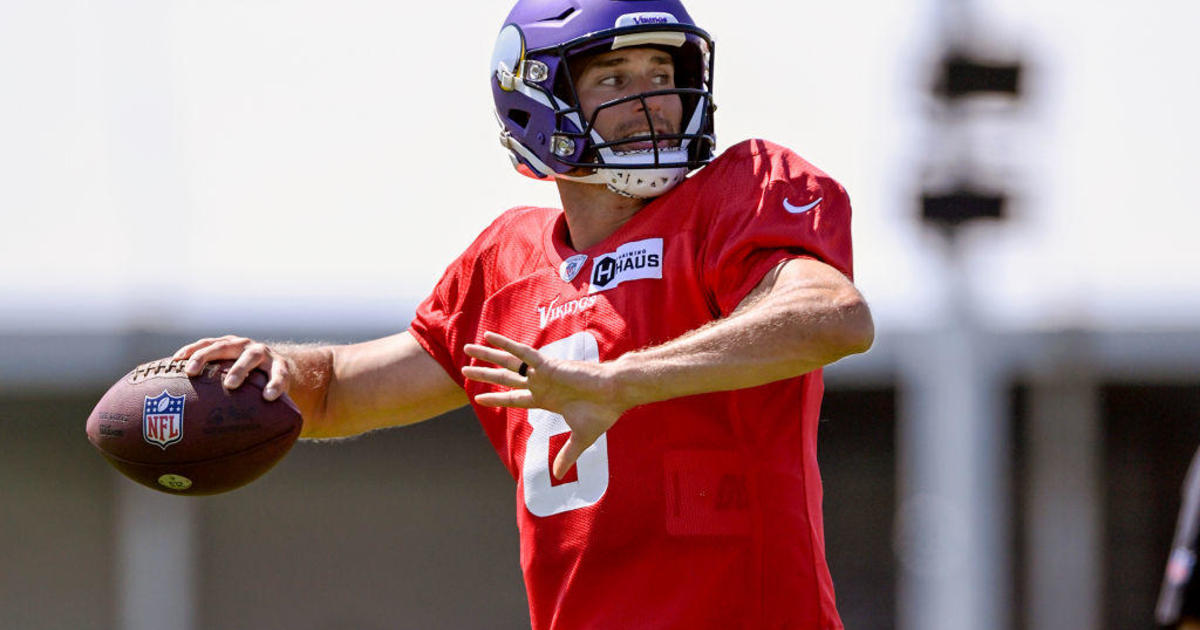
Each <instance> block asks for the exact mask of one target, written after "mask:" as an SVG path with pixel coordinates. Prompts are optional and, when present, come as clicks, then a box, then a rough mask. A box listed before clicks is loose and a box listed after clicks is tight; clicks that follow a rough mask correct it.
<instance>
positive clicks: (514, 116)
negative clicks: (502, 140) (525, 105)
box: [508, 109, 529, 130]
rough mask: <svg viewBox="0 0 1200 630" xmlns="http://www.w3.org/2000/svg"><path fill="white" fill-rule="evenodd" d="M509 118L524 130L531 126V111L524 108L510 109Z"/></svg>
mask: <svg viewBox="0 0 1200 630" xmlns="http://www.w3.org/2000/svg"><path fill="white" fill-rule="evenodd" d="M508 119H509V120H511V121H513V122H514V123H516V124H517V126H519V127H520V128H521V129H522V130H525V129H527V128H529V112H527V111H525V110H523V109H510V110H508Z"/></svg>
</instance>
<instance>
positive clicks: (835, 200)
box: [176, 0, 874, 630]
mask: <svg viewBox="0 0 1200 630" xmlns="http://www.w3.org/2000/svg"><path fill="white" fill-rule="evenodd" d="M491 70H492V72H491V75H490V81H491V85H492V91H493V95H494V99H495V105H496V115H497V117H498V119H499V121H500V124H501V142H502V144H503V145H504V147H505V148H506V149H507V150H508V151H509V153H510V155H511V157H512V160H513V164H514V165H515V166H516V168H517V170H518V171H520V172H521V173H523V174H525V175H527V176H529V177H533V178H536V179H540V180H546V181H552V182H554V184H555V185H556V186H557V188H558V191H559V193H560V198H561V201H562V208H561V209H555V208H537V207H519V208H514V209H511V210H508V211H507V212H505V213H503V214H502V215H501V216H500V217H499V218H498V219H496V221H495V222H494V223H493V224H492V225H491V226H489V227H488V228H487V229H485V230H484V231H483V233H482V234H480V235H479V237H478V238H477V239H476V240H475V241H474V243H472V244H471V245H470V247H468V248H467V250H466V251H465V252H463V253H462V255H461V256H459V257H458V259H457V260H455V261H454V262H453V263H452V264H451V265H450V266H449V268H448V269H447V270H446V272H445V275H444V276H443V277H442V279H441V281H440V282H438V284H437V286H435V287H434V288H433V291H432V292H431V293H430V295H429V297H428V298H426V299H425V301H424V302H423V303H422V304H421V305H420V306H419V307H418V309H417V313H416V317H415V319H414V320H413V322H412V324H411V327H410V328H409V329H408V330H407V331H405V332H403V333H400V334H396V335H393V336H390V337H387V338H383V339H378V340H375V341H369V342H366V343H361V344H357V345H349V346H322V347H303V346H289V345H273V344H264V343H261V342H256V341H253V340H250V339H246V338H242V337H233V336H227V337H222V338H213V339H203V340H200V341H198V342H195V343H193V344H190V345H188V346H185V347H184V348H182V349H180V351H179V352H178V353H177V355H176V357H177V358H181V359H182V358H188V359H190V363H189V366H188V368H187V369H188V370H189V371H191V372H195V371H198V370H199V369H200V368H201V366H202V365H203V364H204V363H205V362H207V361H212V360H216V359H231V358H236V359H237V361H236V363H235V365H234V367H233V369H232V370H231V371H230V374H229V377H228V382H227V386H229V387H237V386H238V385H239V384H240V383H241V382H242V380H243V379H244V378H245V375H246V373H247V371H248V370H250V369H252V368H256V367H257V368H261V369H264V370H266V371H267V372H269V374H270V375H271V379H270V383H269V384H268V386H267V388H266V389H265V390H264V395H265V396H266V397H267V398H275V397H278V396H279V395H280V394H281V393H283V392H284V391H287V392H289V393H290V395H291V396H292V398H293V399H294V400H295V402H296V403H297V405H298V406H299V407H300V409H301V410H302V411H303V415H304V418H305V424H304V436H306V437H312V438H320V437H330V436H343V435H350V434H355V433H360V432H363V431H367V430H371V429H376V428H380V427H386V426H396V425H402V424H407V423H412V422H417V421H420V420H424V419H426V418H430V417H433V416H435V415H438V414H441V413H443V412H446V411H449V410H451V409H454V408H456V407H458V406H460V405H463V404H466V403H468V402H469V403H470V404H472V406H473V408H474V410H475V412H476V414H477V415H478V417H479V421H480V422H481V423H482V425H483V428H484V429H485V431H486V433H487V435H488V437H489V439H490V440H491V443H492V445H493V446H494V447H495V449H496V452H497V454H498V455H499V456H500V458H501V460H502V461H503V462H504V463H505V465H506V466H507V467H508V469H509V471H510V472H511V474H512V475H513V478H514V479H515V480H516V492H517V505H518V508H517V509H518V514H517V520H518V525H519V530H520V536H521V558H520V560H521V566H522V569H523V572H524V579H525V585H526V590H527V593H528V598H529V609H530V615H531V619H532V623H533V627H534V628H537V629H550V628H691V629H696V628H721V629H730V628H767V627H770V628H805V629H821V630H833V629H838V628H841V627H842V623H841V621H840V619H839V616H838V613H837V610H836V607H835V602H834V591H833V583H832V580H831V578H830V575H829V570H828V568H827V566H826V561H825V552H824V533H823V528H822V516H821V492H822V490H821V481H820V476H819V474H818V470H817V452H816V445H817V440H816V431H817V421H818V414H819V408H820V404H821V396H822V392H823V385H822V376H821V368H822V366H824V365H827V364H829V363H831V362H834V361H836V360H838V359H840V358H842V357H844V356H847V355H849V354H853V353H858V352H863V351H865V350H866V349H867V348H868V347H869V346H870V345H871V342H872V339H873V335H874V330H873V324H872V320H871V315H870V312H869V310H868V307H867V305H866V303H865V301H864V300H863V297H862V296H861V294H860V293H859V292H858V291H857V290H856V288H855V287H854V285H853V283H852V281H851V275H852V263H851V244H850V202H849V199H848V197H847V195H846V192H845V190H843V188H842V187H841V186H840V185H839V184H838V183H837V182H836V181H834V180H833V179H832V178H830V177H829V176H828V175H826V174H825V173H823V172H821V171H820V170H818V169H817V168H815V167H814V166H812V165H810V164H809V163H807V162H805V161H804V160H803V159H801V158H800V157H799V156H797V155H796V154H794V153H792V152H791V151H789V150H787V149H785V148H783V147H780V146H777V145H775V144H772V143H770V142H767V141H765V140H748V141H744V142H740V143H738V144H735V145H733V146H731V147H730V148H728V149H727V150H725V151H724V152H723V153H722V154H721V155H720V156H719V157H715V158H714V147H715V139H714V136H713V112H714V110H715V106H714V104H713V94H712V85H713V43H712V40H711V39H710V37H709V36H708V34H707V33H706V32H705V31H704V30H702V29H700V28H699V27H697V26H696V25H695V23H694V22H693V21H692V19H691V17H690V16H689V15H688V13H687V11H686V10H685V9H684V7H683V6H682V5H681V4H680V2H679V1H678V0H640V1H638V2H632V1H629V0H519V1H518V2H517V3H516V6H515V7H514V8H513V9H512V11H511V13H510V14H509V16H508V18H507V20H506V21H505V23H504V25H503V27H502V28H501V30H500V33H499V37H498V40H497V42H496V46H495V53H494V55H493V58H492V63H491ZM697 169H698V170H697ZM693 171H694V172H693ZM689 173H691V175H690V176H689Z"/></svg>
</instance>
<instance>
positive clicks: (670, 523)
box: [411, 140, 851, 630]
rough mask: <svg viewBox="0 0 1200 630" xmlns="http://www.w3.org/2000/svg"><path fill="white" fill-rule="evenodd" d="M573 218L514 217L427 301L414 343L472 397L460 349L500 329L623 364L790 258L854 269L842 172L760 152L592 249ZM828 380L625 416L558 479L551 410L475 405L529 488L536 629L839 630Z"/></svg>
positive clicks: (500, 223)
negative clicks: (822, 448)
mask: <svg viewBox="0 0 1200 630" xmlns="http://www.w3.org/2000/svg"><path fill="white" fill-rule="evenodd" d="M568 243H569V240H568V238H567V227H566V222H565V219H564V216H563V213H562V211H561V210H554V209H547V208H531V207H523V208H515V209H513V210H510V211H508V212H506V213H505V214H504V215H503V216H501V217H500V218H499V219H497V220H496V221H495V222H494V223H493V224H492V225H491V226H490V227H488V228H487V230H485V231H484V232H483V234H481V235H480V236H479V238H478V239H476V240H475V242H474V243H473V244H472V245H471V246H470V247H469V248H468V249H467V251H466V252H465V253H463V255H462V256H461V257H459V258H458V260H457V261H455V262H454V263H453V264H452V265H451V266H450V268H449V269H448V270H447V271H446V274H445V276H444V277H443V278H442V280H441V281H440V282H439V283H438V285H437V287H436V288H435V289H434V291H433V294H432V295H430V296H429V298H427V299H426V300H425V301H424V302H423V303H422V304H421V306H420V307H419V308H418V310H417V316H416V319H415V320H414V321H413V324H412V327H411V331H412V333H413V334H414V335H415V336H416V338H417V340H418V341H419V342H420V343H421V344H422V345H423V346H424V347H425V349H426V350H428V351H429V353H430V354H431V355H432V356H433V357H434V358H435V359H437V360H438V361H439V362H440V363H441V364H442V365H443V366H444V367H445V369H446V372H447V373H448V374H449V375H450V376H451V377H452V378H453V379H455V380H456V381H457V382H458V383H459V384H461V385H462V386H463V387H464V388H465V389H466V391H467V393H468V394H469V395H471V396H472V397H474V396H475V395H477V394H480V393H483V392H485V391H491V390H493V389H496V388H495V387H494V386H491V385H487V384H483V383H478V382H474V381H466V380H464V378H463V376H462V374H461V372H460V371H459V370H460V368H461V367H462V366H464V365H467V364H470V363H474V362H475V361H474V360H473V359H471V358H470V357H467V356H466V355H465V354H464V353H463V346H464V345H465V344H467V343H472V342H474V343H482V339H483V333H484V332H486V331H494V332H498V333H500V334H502V335H505V336H507V337H510V338H512V339H515V340H517V341H520V342H523V343H526V344H529V345H531V346H533V347H535V348H539V349H541V350H542V351H543V352H544V353H546V354H548V355H550V356H554V357H560V358H566V359H577V360H582V361H608V360H611V359H616V358H617V357H619V356H621V355H622V354H624V353H626V352H629V351H632V350H637V349H640V348H645V347H648V346H653V345H657V344H661V343H664V342H667V341H670V340H672V339H675V338H676V337H679V336H680V335H682V334H684V333H686V332H688V331H690V330H693V329H695V328H698V327H700V326H702V325H704V324H706V323H708V322H711V321H713V320H714V319H717V318H720V317H722V316H725V315H728V314H729V313H730V312H731V311H733V309H734V308H736V307H737V306H738V304H739V303H740V302H741V301H742V299H743V298H744V297H745V296H746V294H747V293H748V292H749V291H750V290H751V289H753V288H754V287H755V286H756V285H757V284H758V282H759V281H760V280H761V279H762V278H763V276H764V275H765V274H766V273H767V272H768V271H769V270H771V269H772V268H773V267H775V266H776V265H778V264H779V263H780V262H781V261H783V260H786V259H789V258H795V257H800V256H807V257H812V258H815V259H818V260H821V261H824V262H826V263H828V264H830V265H832V266H834V267H836V268H837V269H839V270H841V271H842V273H844V274H846V275H847V276H850V274H851V247H850V203H849V200H848V198H847V197H846V193H845V190H843V189H842V187H841V186H840V185H838V183H837V182H835V181H834V180H833V179H831V178H830V177H829V176H827V175H825V174H824V173H822V172H821V171H819V170H817V169H816V168H814V167H813V166H812V165H810V164H808V163H807V162H805V161H804V160H802V159H800V158H799V157H798V156H797V155H795V154H794V153H792V152H790V151H788V150H787V149H784V148H782V147H779V146H776V145H773V144H770V143H768V142H765V141H762V140H753V141H747V142H743V143H741V144H738V145H737V146H734V147H732V148H730V149H729V150H728V151H726V152H725V153H724V154H723V155H721V156H720V157H718V158H717V159H715V160H713V161H712V163H711V164H709V165H708V166H706V167H704V168H703V169H701V170H700V171H699V172H697V173H696V174H694V175H693V176H692V177H690V178H689V179H687V180H685V181H684V182H682V183H681V184H679V185H678V186H677V187H676V188H675V189H674V190H672V191H670V192H669V193H667V194H666V195H663V196H662V197H659V198H657V199H655V200H654V201H652V202H650V203H649V204H648V205H646V206H645V207H644V208H643V209H642V210H640V211H639V212H638V213H637V214H635V215H634V216H633V217H632V218H631V219H630V220H629V221H628V222H627V223H625V224H624V225H623V226H621V227H620V228H619V229H618V230H617V231H616V232H615V233H613V234H612V235H611V236H609V237H608V238H607V239H605V240H604V241H603V242H601V243H599V244H597V245H596V246H594V247H591V248H589V249H587V250H584V251H575V250H574V249H572V248H571V247H570V246H569V245H568ZM822 392H823V384H822V380H821V372H820V370H817V371H815V372H811V373H809V374H805V375H803V376H800V377H796V378H791V379H788V380H784V381H778V382H775V383H771V384H768V385H763V386H760V387H754V388H750V389H743V390H738V391H730V392H718V393H712V394H704V395H698V396H689V397H685V398H678V399H674V400H669V401H664V402H660V403H655V404H650V405H644V406H641V407H637V408H634V409H631V410H630V411H628V412H627V413H626V414H625V415H623V416H622V417H621V419H620V420H618V421H617V423H616V424H615V425H614V426H613V427H612V428H611V429H609V431H608V433H607V434H605V435H604V436H602V437H601V438H600V439H599V440H598V441H596V443H595V444H593V445H592V446H591V447H590V448H589V449H588V450H587V451H586V452H585V453H584V454H583V456H582V457H580V459H579V461H578V463H577V464H576V466H575V467H574V468H572V469H571V471H570V472H569V473H568V475H567V476H566V477H564V479H563V480H562V481H557V480H555V479H554V478H553V477H552V476H551V474H550V465H551V462H553V461H554V457H555V455H556V454H557V452H558V450H559V449H560V448H561V447H562V445H563V443H564V442H565V441H566V438H567V434H568V427H567V424H566V422H565V421H564V420H563V418H562V417H561V416H559V415H557V414H553V413H550V412H547V411H544V410H528V411H527V410H524V409H494V408H488V407H480V406H476V407H475V412H476V414H478V416H479V420H480V422H481V423H482V424H483V428H484V430H485V431H486V433H487V435H488V438H489V439H490V440H491V442H492V445H493V446H494V447H495V448H496V452H497V453H498V454H499V455H500V458H501V460H503V462H504V464H505V466H507V467H508V470H509V471H510V472H511V473H512V475H513V478H514V479H516V482H517V496H516V499H517V500H516V504H517V523H518V526H519V529H520V532H521V568H522V570H523V571H524V575H525V586H526V590H527V592H528V595H529V608H530V614H531V617H532V621H533V627H534V628H535V629H536V630H551V629H554V630H560V629H561V630H568V629H569V630H575V629H580V628H596V629H626V628H639V629H648V628H688V629H690V630H698V629H702V628H714V629H716V628H720V629H722V630H732V629H735V628H755V629H761V628H771V629H783V628H792V629H797V630H799V629H803V630H834V629H839V628H841V627H842V623H841V620H840V619H839V618H838V614H837V610H836V608H835V606H834V594H833V582H832V580H831V579H830V576H829V570H828V568H827V567H826V563H825V551H824V547H825V542H824V532H823V528H822V521H821V480H820V476H819V473H818V471H817V420H818V413H819V408H820V404H821V395H822Z"/></svg>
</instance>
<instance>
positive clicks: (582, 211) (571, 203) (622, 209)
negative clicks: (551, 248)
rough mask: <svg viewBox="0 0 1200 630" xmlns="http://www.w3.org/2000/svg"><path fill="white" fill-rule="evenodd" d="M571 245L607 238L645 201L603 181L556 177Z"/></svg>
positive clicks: (577, 246) (579, 247)
mask: <svg viewBox="0 0 1200 630" xmlns="http://www.w3.org/2000/svg"><path fill="white" fill-rule="evenodd" d="M555 183H556V184H558V195H559V197H560V198H561V199H562V207H563V214H565V215H566V217H567V231H568V233H569V235H570V237H571V247H572V248H574V249H575V250H576V251H582V250H585V249H587V248H589V247H591V246H593V245H595V244H597V243H599V242H600V241H603V240H604V239H606V238H608V237H609V236H611V235H612V233H613V232H616V231H617V229H618V228H620V227H621V226H622V225H625V222H626V221H628V220H629V219H631V218H633V215H635V214H637V212H638V210H641V209H642V208H643V207H645V205H646V204H647V203H648V200H646V199H633V198H630V197H625V196H623V195H618V194H617V193H615V192H613V191H611V190H609V189H608V187H607V186H605V185H603V184H584V183H582V182H572V181H567V180H562V179H560V180H556V181H555Z"/></svg>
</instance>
